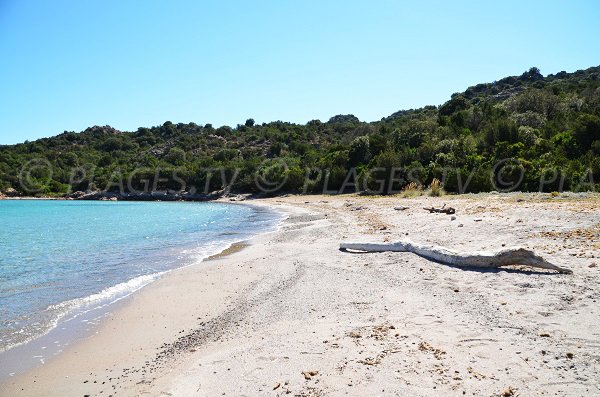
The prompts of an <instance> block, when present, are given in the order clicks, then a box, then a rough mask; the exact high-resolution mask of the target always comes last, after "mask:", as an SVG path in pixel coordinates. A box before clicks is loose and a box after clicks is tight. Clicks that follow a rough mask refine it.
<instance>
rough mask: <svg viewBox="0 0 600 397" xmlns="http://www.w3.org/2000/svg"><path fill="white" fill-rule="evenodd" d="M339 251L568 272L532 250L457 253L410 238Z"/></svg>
mask: <svg viewBox="0 0 600 397" xmlns="http://www.w3.org/2000/svg"><path fill="white" fill-rule="evenodd" d="M340 250H342V251H348V250H352V251H362V252H385V251H392V252H412V253H414V254H417V255H419V256H422V257H424V258H427V259H431V260H434V261H437V262H441V263H445V264H448V265H452V266H458V267H480V268H498V267H502V266H510V265H524V266H530V267H536V268H541V269H549V270H556V271H557V272H559V273H572V271H571V270H569V269H565V268H562V267H559V266H556V265H553V264H552V263H550V262H548V261H546V260H545V259H543V258H542V257H540V256H538V255H536V254H535V253H534V252H533V251H531V250H528V249H525V248H509V249H503V250H500V251H496V252H458V251H453V250H450V249H448V248H444V247H440V246H436V245H425V244H417V243H413V242H411V241H397V242H394V243H348V242H342V243H340Z"/></svg>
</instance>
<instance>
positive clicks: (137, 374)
mask: <svg viewBox="0 0 600 397" xmlns="http://www.w3.org/2000/svg"><path fill="white" fill-rule="evenodd" d="M524 197H525V198H524V199H523V200H524V201H523V202H518V201H517V197H515V196H514V195H510V196H508V195H507V196H502V195H498V196H495V195H493V196H491V197H481V196H480V197H455V196H447V197H442V198H432V197H418V198H413V199H400V198H398V197H395V198H394V197H392V198H379V197H377V198H372V197H357V196H350V195H348V196H347V195H344V196H334V197H332V196H291V197H275V198H271V199H265V200H260V201H259V202H248V203H243V204H257V205H259V206H268V207H270V208H276V209H279V210H284V211H287V214H288V217H287V219H286V220H285V221H283V224H282V226H281V227H280V228H279V230H277V231H275V232H270V233H266V234H262V235H260V236H257V237H254V238H253V239H251V240H250V245H249V246H247V247H245V248H243V249H242V250H235V251H236V252H232V253H230V255H227V256H223V257H217V258H214V259H213V260H211V261H205V262H202V263H203V264H204V265H205V266H197V265H196V266H190V267H187V268H182V269H176V270H174V271H172V272H170V273H169V274H168V275H166V276H165V277H164V278H161V279H160V280H158V281H156V282H154V283H152V284H151V285H150V286H147V287H146V288H143V289H142V290H141V291H138V292H137V293H136V294H134V295H132V296H131V297H130V299H128V302H127V304H126V305H123V307H122V308H119V310H117V311H115V312H114V313H111V315H110V316H109V318H107V319H106V321H104V322H103V323H102V324H101V325H100V326H99V329H98V332H97V333H95V334H94V335H93V336H91V337H90V338H87V339H86V340H83V341H80V342H79V343H78V344H77V345H74V346H71V347H70V348H69V349H68V351H65V352H64V353H63V354H62V355H61V356H59V357H58V358H56V359H55V360H53V361H51V362H48V363H47V364H45V365H44V366H42V367H39V368H36V369H34V370H32V371H30V372H28V373H26V374H24V375H22V376H19V377H15V378H14V379H11V381H10V382H7V383H5V384H2V385H0V387H1V388H2V389H0V390H3V391H4V392H6V393H7V394H6V395H40V394H46V395H65V394H68V395H77V394H80V395H85V394H88V395H99V394H100V393H101V392H102V395H110V394H111V392H112V391H118V395H139V394H142V393H149V394H150V395H159V394H161V393H171V394H173V395H190V394H198V393H200V395H214V394H217V393H218V394H219V395H220V394H223V393H225V394H226V395H276V394H277V393H287V391H289V392H290V393H294V394H293V395H315V396H317V395H320V394H319V393H327V394H331V395H345V394H347V393H350V394H351V395H361V394H362V395H364V394H367V395H369V394H370V395H372V394H384V395H387V394H389V395H394V394H397V393H403V392H408V393H409V394H417V395H434V394H437V393H442V394H444V393H446V394H461V392H462V391H465V392H467V393H468V394H471V393H475V394H477V395H479V394H487V395H491V394H494V393H501V392H502V391H503V390H504V389H506V388H507V387H513V388H514V389H515V390H518V391H520V392H521V393H524V394H525V395H530V394H539V393H540V392H542V391H544V392H548V393H550V392H559V394H560V392H562V393H563V394H564V392H565V390H566V389H565V387H568V388H569V389H568V390H570V392H571V393H574V394H581V393H587V394H590V393H592V394H593V393H594V392H598V391H600V385H599V384H598V382H597V381H595V380H594V377H593V373H595V372H594V371H596V367H594V366H595V365H598V364H595V361H594V359H593V357H596V355H598V356H600V347H598V346H596V345H594V344H593V343H592V342H591V341H593V340H594V339H597V338H598V336H599V335H600V326H598V325H597V324H596V323H597V322H596V321H595V320H594V319H595V318H596V319H597V316H598V313H597V311H598V310H597V306H595V305H594V303H593V302H592V300H593V299H594V296H596V295H594V294H597V293H598V292H600V287H599V285H598V273H597V272H598V271H597V267H596V266H593V267H592V266H591V265H592V264H594V263H596V262H598V259H596V258H597V256H596V257H594V256H592V257H590V252H591V253H594V252H598V251H595V250H598V249H600V247H597V246H596V245H595V244H596V243H595V242H594V240H593V239H592V240H589V238H588V239H587V240H585V239H584V240H581V237H579V236H580V234H581V233H583V236H584V237H585V236H587V235H589V236H593V235H594V233H596V231H595V230H596V229H595V227H596V226H595V225H596V224H598V225H600V212H599V211H598V209H600V200H599V199H598V197H597V196H594V197H592V198H588V199H578V200H569V201H564V200H560V201H548V200H545V199H544V200H542V201H540V200H538V199H536V198H535V197H533V196H532V195H526V194H524ZM445 202H449V203H451V204H452V206H453V207H456V208H457V210H458V211H457V217H458V219H457V220H451V218H450V217H448V216H445V215H443V214H434V215H430V214H426V213H424V212H425V211H423V210H422V207H423V206H425V205H424V204H425V203H426V204H427V205H430V204H431V205H441V204H442V203H445ZM398 203H402V204H403V205H406V206H407V207H408V209H407V210H395V209H394V206H395V205H397V204H398ZM547 207H548V208H547ZM557 219H560V221H557ZM517 221H520V222H517ZM432 222H433V223H432ZM556 224H560V225H561V226H560V228H558V229H557V228H556V227H554V226H553V225H556ZM459 225H461V226H459ZM555 229H556V230H555ZM570 230H572V231H573V233H572V234H565V236H566V238H565V239H573V240H574V243H573V244H570V243H569V245H568V248H563V247H562V246H561V245H560V244H562V239H557V238H556V236H562V235H561V234H560V233H570ZM580 231H582V232H580ZM407 233H408V234H409V237H411V238H414V239H417V240H435V241H438V242H439V243H441V244H443V245H447V246H452V245H454V244H461V245H462V246H464V247H465V249H483V248H487V247H489V246H500V245H501V244H507V245H514V244H517V243H519V244H520V245H526V246H531V247H532V248H535V250H536V251H537V252H540V253H541V254H543V255H544V256H547V257H551V258H553V260H554V261H556V262H557V263H558V264H561V265H564V266H567V267H570V268H572V269H573V270H574V274H573V275H572V276H565V275H555V274H549V273H540V272H531V271H522V270H518V269H516V270H512V269H506V270H498V271H487V272H481V271H474V270H471V271H467V270H464V269H456V268H450V267H447V266H443V265H439V264H432V263H431V262H429V261H426V260H424V259H422V258H418V257H415V256H414V255H411V254H406V253H382V254H365V255H353V254H347V253H342V252H340V251H339V250H338V248H339V241H340V240H341V239H350V240H351V239H355V240H356V239H367V240H371V241H381V240H383V241H386V240H390V239H395V238H398V236H400V235H405V234H407ZM540 233H542V234H540ZM544 233H548V234H547V235H545V234H544ZM557 233H558V234H557ZM586 233H588V234H586ZM590 233H591V234H590ZM585 238H587V237H585ZM575 243H577V244H575ZM578 244H579V245H578ZM559 247H560V249H559ZM586 247H587V248H586ZM592 255H593V254H592ZM570 291H580V292H578V293H575V292H570ZM567 292H568V293H569V294H571V293H572V294H574V296H576V297H579V298H581V299H580V300H575V301H572V302H573V303H571V304H566V303H565V302H568V301H566V300H565V299H566V298H565V296H567V295H565V294H566V293H567ZM584 307H585V308H586V309H583V308H584ZM538 313H545V314H543V315H540V314H538ZM503 324H504V325H503ZM506 324H509V326H506ZM546 333H547V334H548V335H550V337H543V336H542V337H540V335H542V334H544V335H545V334H546ZM469 341H475V342H469ZM578 346H579V347H578ZM499 347H501V348H500V351H499V350H498V348H499ZM541 351H544V352H549V353H548V354H549V355H551V357H550V356H549V357H546V356H547V355H548V354H542V353H540V352H541ZM396 352H402V354H396ZM567 353H569V354H570V356H569V355H567ZM554 356H556V357H557V358H556V359H554ZM92 358H93V359H92ZM524 359H527V360H525V361H524ZM544 360H545V361H547V362H546V363H544ZM569 365H573V366H574V367H573V368H569ZM505 367H506V368H510V371H505V370H504V368H505ZM336 368H337V369H336ZM436 368H437V369H436ZM565 368H566V369H565ZM440 369H442V370H441V371H440ZM303 371H304V372H306V371H308V372H309V373H312V372H317V373H316V374H315V375H310V374H309V375H303ZM455 371H458V372H455ZM90 374H91V375H90ZM556 377H558V378H559V379H560V378H562V380H561V381H560V382H553V379H555V378H556ZM576 379H580V380H579V381H576ZM581 379H584V380H581ZM94 382H95V383H94ZM565 385H568V386H565ZM21 389H24V390H21ZM383 389H385V390H383ZM44 392H45V393H44ZM302 393H304V394H302ZM310 393H312V394H310Z"/></svg>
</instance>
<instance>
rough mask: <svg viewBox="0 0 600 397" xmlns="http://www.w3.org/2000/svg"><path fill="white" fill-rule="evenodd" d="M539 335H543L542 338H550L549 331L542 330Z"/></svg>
mask: <svg viewBox="0 0 600 397" xmlns="http://www.w3.org/2000/svg"><path fill="white" fill-rule="evenodd" d="M539 336H541V337H542V338H549V337H550V334H549V333H547V332H540V333H539Z"/></svg>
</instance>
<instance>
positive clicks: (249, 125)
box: [244, 119, 254, 127]
mask: <svg viewBox="0 0 600 397" xmlns="http://www.w3.org/2000/svg"><path fill="white" fill-rule="evenodd" d="M244 125H245V126H246V127H254V119H248V120H246V122H245V123H244Z"/></svg>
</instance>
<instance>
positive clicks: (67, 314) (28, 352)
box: [0, 202, 286, 382]
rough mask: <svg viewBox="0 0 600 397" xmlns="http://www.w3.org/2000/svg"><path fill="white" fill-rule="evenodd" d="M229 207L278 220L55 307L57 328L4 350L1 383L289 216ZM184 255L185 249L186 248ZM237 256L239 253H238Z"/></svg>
mask: <svg viewBox="0 0 600 397" xmlns="http://www.w3.org/2000/svg"><path fill="white" fill-rule="evenodd" d="M220 204H225V205H242V206H246V207H251V208H252V209H253V210H254V211H255V212H256V213H258V214H261V213H262V214H266V215H272V216H275V219H274V220H273V224H272V225H269V227H266V228H265V229H264V230H258V231H256V232H255V233H253V234H251V235H250V236H244V238H240V239H224V240H223V241H224V242H223V244H222V245H219V246H217V247H214V249H212V250H209V251H206V252H205V253H204V254H203V255H202V256H200V257H195V258H194V259H195V260H194V262H193V263H188V264H183V262H184V261H183V260H182V261H181V262H182V264H181V265H180V266H177V267H174V268H172V269H169V270H166V271H162V272H158V273H154V274H148V275H143V276H138V277H135V278H133V279H130V280H128V281H125V282H122V283H119V284H117V285H114V286H111V287H108V288H105V289H104V290H102V291H100V292H99V293H96V294H92V295H90V296H86V297H82V298H78V299H73V300H67V301H64V302H61V303H59V304H57V305H55V306H56V307H57V308H61V307H62V308H64V309H65V310H64V313H63V314H62V315H61V316H60V317H59V318H57V319H56V321H55V322H54V324H52V326H51V327H50V328H48V329H46V330H45V331H44V332H43V333H41V334H39V335H36V336H35V337H34V338H31V339H29V340H26V341H24V342H21V343H18V344H15V345H12V346H9V347H7V348H5V349H3V350H0V382H2V381H4V380H6V379H9V378H11V377H13V376H16V375H19V374H21V373H23V372H25V371H27V370H30V369H33V368H35V367H36V366H40V365H44V364H45V363H46V361H48V360H50V359H53V358H55V357H57V356H59V355H60V353H62V352H63V350H64V349H66V348H67V347H69V346H72V345H74V344H76V343H77V342H78V341H80V340H82V339H84V338H85V337H89V336H90V335H92V334H93V333H94V331H96V330H97V328H98V327H99V326H100V325H101V323H102V319H104V318H105V317H106V316H108V315H110V314H111V313H112V312H114V311H116V310H118V309H119V308H120V307H122V305H126V304H128V303H129V302H130V298H132V297H133V295H134V294H135V293H137V292H139V291H140V290H142V289H143V288H145V287H147V286H149V285H151V284H153V283H154V281H157V280H159V279H161V278H162V277H163V276H165V275H168V274H169V273H171V272H172V271H174V270H178V269H183V268H187V267H191V266H197V265H201V264H202V263H205V262H206V261H208V260H211V259H214V258H217V257H223V256H227V255H228V251H229V250H230V249H231V247H232V246H235V245H238V244H241V245H243V246H246V245H248V243H249V242H250V241H251V240H252V239H254V238H256V237H258V236H261V235H265V234H269V233H273V232H277V231H278V230H279V229H280V228H281V224H282V222H283V221H284V220H285V218H286V216H285V213H284V212H283V211H279V210H277V209H276V208H273V207H271V206H263V205H257V204H251V203H246V202H244V203H241V202H231V203H223V202H221V203H220ZM181 251H182V252H183V251H185V248H182V250H181ZM234 252H235V251H234Z"/></svg>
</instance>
